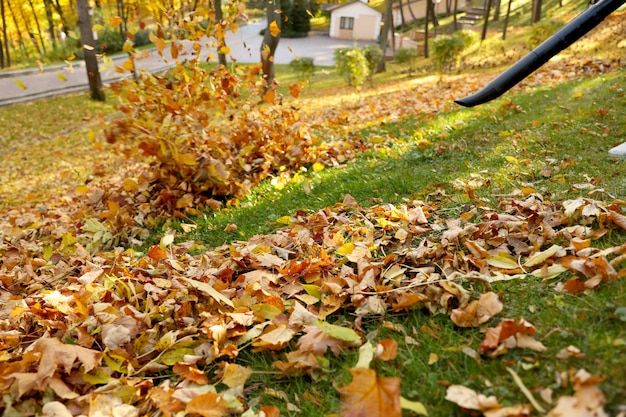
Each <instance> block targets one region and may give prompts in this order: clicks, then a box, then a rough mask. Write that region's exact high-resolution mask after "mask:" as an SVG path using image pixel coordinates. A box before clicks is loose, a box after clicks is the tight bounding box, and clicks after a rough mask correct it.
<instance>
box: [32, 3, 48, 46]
mask: <svg viewBox="0 0 626 417" xmlns="http://www.w3.org/2000/svg"><path fill="white" fill-rule="evenodd" d="M28 4H29V5H30V10H31V11H32V13H33V19H35V25H36V26H37V35H38V37H39V42H40V43H41V49H42V51H43V54H44V55H45V54H46V43H45V42H44V40H43V31H42V30H41V25H40V24H39V15H38V14H37V11H36V10H35V5H34V4H33V0H28Z"/></svg>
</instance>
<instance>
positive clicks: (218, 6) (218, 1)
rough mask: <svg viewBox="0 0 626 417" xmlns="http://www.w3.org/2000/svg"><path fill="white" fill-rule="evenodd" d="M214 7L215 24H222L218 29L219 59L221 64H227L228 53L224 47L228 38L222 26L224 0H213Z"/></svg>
mask: <svg viewBox="0 0 626 417" xmlns="http://www.w3.org/2000/svg"><path fill="white" fill-rule="evenodd" d="M213 7H214V8H215V20H216V22H215V24H216V25H220V29H219V30H218V31H217V33H218V35H217V36H218V37H217V61H218V62H219V63H220V65H224V66H226V54H225V53H224V52H223V49H222V48H224V47H225V46H226V39H225V33H224V27H223V26H222V20H224V14H223V12H222V0H213Z"/></svg>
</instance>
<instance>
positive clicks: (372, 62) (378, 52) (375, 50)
mask: <svg viewBox="0 0 626 417" xmlns="http://www.w3.org/2000/svg"><path fill="white" fill-rule="evenodd" d="M361 53H362V54H363V56H364V57H365V59H366V60H367V69H368V70H369V75H368V77H367V78H368V80H370V81H372V77H373V76H374V73H375V72H376V68H377V67H378V63H379V62H380V60H381V59H382V58H383V50H382V49H380V48H379V47H378V46H376V45H367V46H364V47H363V48H361Z"/></svg>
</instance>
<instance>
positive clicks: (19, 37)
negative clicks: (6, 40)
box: [7, 0, 30, 58]
mask: <svg viewBox="0 0 626 417" xmlns="http://www.w3.org/2000/svg"><path fill="white" fill-rule="evenodd" d="M7 5H8V6H9V11H10V12H11V17H12V18H13V24H14V25H15V32H16V33H17V43H18V44H19V45H20V49H21V50H22V52H23V53H24V56H26V58H30V54H29V53H28V49H27V48H26V45H24V37H23V36H22V30H21V29H20V24H19V23H18V22H17V17H16V15H15V11H14V10H13V5H12V4H11V0H7Z"/></svg>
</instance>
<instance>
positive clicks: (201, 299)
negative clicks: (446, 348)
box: [0, 58, 626, 417]
mask: <svg viewBox="0 0 626 417" xmlns="http://www.w3.org/2000/svg"><path fill="white" fill-rule="evenodd" d="M620 66H623V61H622V60H620V59H615V58H609V59H603V60H591V59H585V60H576V59H573V58H572V59H569V60H567V61H557V62H554V63H551V64H550V65H548V66H547V67H546V68H544V69H542V70H541V71H540V72H539V73H538V74H537V75H535V76H534V77H533V78H531V79H530V80H529V81H528V82H527V83H526V85H527V86H533V85H534V86H537V85H540V86H545V85H549V84H550V83H552V82H560V81H563V80H566V79H572V78H576V77H582V76H594V75H595V76H597V75H599V74H602V73H604V72H607V71H613V70H616V69H618V68H619V67H620ZM490 78H491V75H490V74H477V75H474V76H471V77H467V76H447V77H444V78H443V79H439V77H430V78H429V77H426V78H420V79H417V80H412V81H407V82H406V83H403V84H400V85H388V86H383V87H379V88H376V89H370V90H367V91H365V92H363V93H362V94H354V95H350V96H337V97H335V98H333V97H327V98H326V99H325V100H323V101H322V100H320V99H319V98H317V99H306V98H304V99H302V100H300V101H299V102H297V103H295V105H297V106H301V109H302V110H301V111H302V117H303V122H304V123H306V124H307V125H309V126H310V127H311V128H313V129H316V130H317V131H318V132H320V136H324V137H327V138H329V139H334V140H342V139H343V138H351V139H350V140H346V141H344V143H348V144H349V143H354V144H358V146H356V145H355V146H352V147H351V146H346V147H345V148H341V149H343V152H341V153H337V152H327V153H323V154H322V155H326V157H327V159H323V158H322V159H321V160H320V162H319V163H320V164H323V165H324V164H325V165H326V166H336V167H338V168H340V167H341V166H342V165H343V164H345V163H348V162H350V161H351V160H353V159H354V158H355V157H357V156H358V154H359V153H360V152H363V151H364V150H366V149H368V148H375V147H376V148H380V149H385V147H389V146H390V145H393V143H394V138H391V137H379V136H377V135H376V134H374V133H369V134H368V136H363V135H361V133H360V132H361V131H362V130H364V129H368V128H371V127H372V126H381V125H387V124H392V123H394V122H396V121H398V120H400V119H403V118H405V117H407V116H408V115H415V114H417V115H422V116H423V117H425V118H426V119H428V118H431V117H436V116H432V115H433V113H435V112H438V113H445V112H446V111H448V110H450V109H451V104H450V102H451V100H452V99H453V98H458V97H461V96H464V95H466V94H469V93H470V92H472V91H475V90H476V89H477V88H479V87H480V86H481V85H483V84H484V83H485V82H486V81H487V80H489V79H490ZM518 91H519V90H518ZM621 94H622V96H623V90H622V93H621ZM511 105H513V104H511ZM369 131H370V130H368V132H369ZM83 142H84V141H83ZM89 146H92V145H89ZM425 146H429V145H428V144H425ZM77 147H78V146H77ZM15 149H17V150H16V152H17V153H16V154H14V155H19V147H17V145H16V148H15ZM84 149H88V148H87V147H86V148H84ZM99 152H101V154H100V153H99V154H98V157H97V158H96V156H94V155H93V153H92V154H91V158H92V159H90V160H88V163H94V162H95V161H96V160H97V161H98V162H99V163H100V164H102V166H103V167H102V168H99V169H98V170H97V172H98V173H99V175H86V176H85V175H84V174H81V175H77V176H76V177H74V178H72V177H71V175H65V176H61V177H56V178H55V179H54V180H53V181H51V183H53V184H54V187H55V188H54V192H53V193H48V192H46V191H45V189H44V190H42V189H40V188H38V187H36V186H35V185H33V184H35V182H30V185H29V187H31V188H30V189H29V192H28V193H26V194H27V195H25V196H23V197H24V198H23V199H22V196H20V195H19V193H16V192H15V188H16V185H17V184H20V183H19V182H15V183H11V182H10V181H9V182H7V181H4V184H8V186H7V187H6V188H5V190H6V191H5V192H6V193H11V194H10V195H11V197H10V201H11V202H12V203H13V204H10V205H8V206H7V207H5V208H3V210H2V213H1V214H2V216H1V220H0V233H1V235H2V241H1V242H0V254H1V259H2V263H1V264H0V302H1V304H0V305H1V307H0V393H1V400H0V401H1V402H0V405H1V406H2V408H4V414H3V415H5V416H17V415H35V414H42V415H45V416H69V415H99V416H105V415H116V416H139V415H158V414H159V413H161V414H163V415H178V414H179V413H187V414H190V415H202V416H220V415H228V414H242V415H245V416H260V415H266V416H273V415H278V408H276V406H275V405H272V404H269V403H263V402H259V401H258V399H256V398H251V397H250V396H249V395H248V394H249V388H248V386H247V385H246V384H247V382H248V381H249V379H250V377H251V375H253V374H254V373H255V372H260V371H259V370H258V369H254V367H252V366H248V365H247V364H246V363H242V362H241V361H239V358H240V357H242V356H245V355H247V354H248V353H249V352H255V353H258V354H262V353H267V352H269V353H270V355H271V358H272V369H273V371H272V372H275V373H276V375H280V376H281V377H284V376H289V377H294V378H308V379H310V380H316V379H318V378H320V377H321V376H322V375H332V374H333V373H334V372H336V370H334V369H333V368H332V364H333V363H334V362H333V360H334V358H335V357H336V356H342V355H345V354H346V353H348V352H357V353H356V355H357V357H358V360H357V362H356V365H354V366H353V367H351V369H350V373H351V375H352V377H353V379H352V382H350V383H347V384H343V385H342V386H340V387H336V388H338V392H339V395H340V398H341V399H342V404H341V406H340V408H338V409H337V410H334V411H335V412H341V413H342V414H343V415H345V416H357V415H371V416H378V415H380V416H383V415H385V416H387V415H389V416H399V415H401V412H402V411H401V410H402V409H405V410H412V411H411V412H414V413H418V414H424V413H425V412H427V411H428V410H427V409H426V408H425V407H424V404H423V403H425V402H426V401H425V400H426V399H425V398H406V396H401V395H400V387H401V384H402V380H401V378H400V377H390V376H386V375H383V374H382V373H381V369H382V368H383V366H382V365H381V364H385V363H392V362H393V360H394V359H395V358H396V357H397V355H398V353H397V343H396V342H395V341H394V340H393V339H390V338H388V337H381V336H380V335H379V334H378V333H376V332H372V331H371V328H370V326H369V323H370V322H371V321H372V320H378V319H380V320H381V321H384V322H383V323H382V327H384V328H386V329H388V330H392V331H394V332H396V333H399V334H401V335H402V337H403V338H404V341H405V343H407V344H413V343H414V344H415V346H416V348H417V342H416V341H415V339H414V337H415V333H413V332H411V331H410V330H409V329H406V328H404V327H403V326H402V320H392V319H389V320H388V319H387V317H388V315H397V316H400V317H401V316H402V315H403V314H406V313H407V312H409V311H415V310H423V311H426V312H428V313H429V314H431V315H437V314H442V315H445V316H448V317H449V319H450V320H451V322H452V323H454V325H455V326H456V328H457V329H458V331H459V332H463V331H464V330H465V329H471V328H476V327H480V328H481V329H483V330H484V334H482V335H481V340H479V341H477V343H475V344H472V345H471V346H466V347H464V348H463V353H464V354H465V355H466V356H467V358H468V360H470V359H471V360H473V361H480V360H495V359H496V358H504V359H503V360H505V361H507V359H506V358H507V356H506V354H507V352H512V351H518V350H519V351H523V352H527V353H526V357H529V356H531V355H534V354H542V353H544V352H546V349H547V348H546V346H545V344H544V343H543V342H544V340H543V339H539V338H537V336H536V335H537V329H536V326H537V325H538V324H539V323H531V322H529V321H527V320H525V319H524V318H523V316H521V315H519V316H515V317H508V316H507V317H505V316H503V315H502V314H501V313H502V311H503V308H504V307H505V306H504V302H503V300H505V299H506V298H507V294H506V290H504V291H498V290H495V289H494V288H496V287H497V286H499V285H501V284H502V283H506V282H509V281H511V282H513V281H520V280H545V281H546V283H547V284H546V285H548V283H551V280H553V279H554V278H555V277H557V276H561V277H563V276H566V277H567V278H566V279H562V280H560V281H559V284H557V285H553V288H552V289H551V290H552V291H559V292H561V293H562V294H564V295H566V296H570V295H571V294H580V293H586V292H590V291H593V290H594V289H596V288H598V287H600V286H602V285H607V284H610V283H614V282H615V281H617V280H620V279H623V278H624V277H625V275H626V269H625V268H624V265H626V260H625V253H626V244H624V243H623V238H621V239H620V237H623V236H624V234H623V233H624V231H626V216H625V215H624V213H625V211H626V202H625V201H624V199H623V195H618V196H617V197H615V196H611V195H606V194H602V193H601V192H598V193H596V194H597V195H596V194H592V195H591V196H588V197H585V198H583V197H579V198H572V199H567V200H562V201H549V200H548V199H545V198H543V197H542V196H541V194H540V193H539V192H537V190H535V189H533V188H532V187H522V188H520V189H516V190H515V191H514V192H513V190H511V192H508V193H506V195H505V196H504V197H503V198H500V199H499V202H498V203H495V204H493V205H488V204H486V203H485V202H483V201H482V200H480V199H478V198H476V196H475V195H474V191H473V188H472V186H470V185H468V186H467V187H466V188H465V189H464V192H465V193H466V194H467V196H468V201H467V203H466V204H465V205H464V206H463V210H461V212H460V213H459V214H458V215H455V216H451V215H450V213H449V209H448V207H447V206H446V204H445V203H444V202H443V201H444V197H445V192H444V191H442V190H439V189H437V190H433V192H432V193H431V194H430V195H429V198H428V199H424V201H422V200H417V199H408V200H407V201H405V202H404V203H401V204H386V203H384V202H381V203H380V204H377V205H374V206H372V207H361V206H360V205H359V204H358V203H357V202H356V201H355V199H353V198H352V197H350V195H346V196H345V198H344V199H343V201H342V202H341V203H337V204H336V205H333V206H329V207H326V208H323V209H321V210H319V211H314V212H308V211H299V212H295V213H289V214H286V215H285V217H283V218H281V219H280V223H282V224H284V225H285V227H283V228H281V229H279V230H277V231H275V232H274V233H270V234H267V235H260V236H255V237H253V238H250V239H248V240H245V241H241V242H234V243H231V244H228V245H225V246H221V247H217V248H210V249H207V248H204V247H203V246H202V245H201V242H192V241H190V242H184V241H181V239H177V240H176V242H178V243H175V238H179V236H175V233H174V232H170V233H167V234H165V235H164V236H163V237H162V238H161V239H160V242H159V243H158V244H155V245H152V246H150V247H149V248H146V250H145V251H139V250H136V249H132V248H131V247H130V245H129V243H134V242H137V243H138V242H139V239H142V238H145V237H146V236H147V232H148V231H149V230H148V229H149V228H150V227H153V226H155V225H157V224H158V221H160V220H163V219H165V218H166V217H167V215H168V213H165V212H163V211H162V208H158V207H154V206H152V205H150V204H148V202H149V201H151V200H150V197H149V196H147V197H146V198H142V197H141V196H142V195H144V196H145V195H146V194H149V191H150V190H149V189H148V188H146V189H142V188H141V187H142V182H141V178H138V177H137V176H136V175H137V174H136V173H138V172H140V171H139V168H140V167H138V166H131V167H123V168H118V167H122V165H113V164H110V165H107V163H106V162H107V161H108V160H109V159H108V158H109V156H108V155H110V154H109V153H108V151H107V150H105V149H100V150H99ZM103 155H104V156H103ZM110 158H111V159H110V160H111V161H113V160H115V161H118V162H116V164H118V163H119V161H120V160H119V159H115V157H113V156H111V157H110ZM509 158H511V160H512V162H515V163H520V161H518V160H517V159H516V158H515V157H512V156H511V157H509ZM16 163H17V161H16ZM66 163H67V164H68V167H67V170H68V172H71V171H72V168H71V167H72V164H83V163H84V162H80V163H79V162H77V161H74V160H73V159H72V155H69V154H67V161H66ZM6 165H9V164H4V166H5V167H6ZM81 166H84V165H81ZM112 167H115V168H116V169H123V171H119V172H118V173H117V175H114V174H111V171H112ZM312 168H313V169H315V168H316V167H315V166H314V167H312ZM319 169H321V168H319ZM54 171H56V170H54ZM81 172H83V171H81ZM84 172H88V170H87V169H85V171H84ZM290 175H293V173H291V174H290ZM546 175H547V174H546ZM15 177H16V178H17V177H19V175H18V176H15ZM36 177H37V175H34V176H33V178H36ZM11 178H13V177H11ZM278 178H280V177H278ZM77 180H78V181H77ZM16 181H17V180H16ZM596 182H597V180H596ZM77 184H79V185H77ZM41 186H42V187H44V188H47V187H48V184H47V183H45V182H42V183H41ZM137 190H139V191H141V192H139V193H136V191H137ZM7 195H9V194H7ZM111 196H113V198H111ZM29 199H32V200H34V202H31V203H28V201H27V200H29ZM20 200H21V202H23V203H25V204H17V202H18V201H20ZM170 214H171V213H170ZM193 226H194V225H193V224H187V223H184V224H183V225H182V228H183V230H184V229H185V227H187V228H192V227H193ZM232 227H233V228H235V227H236V226H234V225H233V226H232ZM614 235H617V236H618V238H617V239H609V240H607V236H614ZM182 240H184V239H182ZM122 242H123V243H124V244H125V247H121V246H120V245H119V244H120V243H122ZM607 242H609V243H607ZM616 242H617V243H616ZM620 242H621V243H620ZM110 247H117V248H116V249H107V248H110ZM529 308H530V306H529ZM534 308H536V307H534ZM622 314H623V313H622ZM617 319H618V318H616V320H617ZM616 346H617V345H616ZM431 355H433V356H431V357H429V359H428V361H429V363H431V362H432V364H436V363H437V362H438V361H439V358H438V356H437V355H436V354H434V353H432V354H431ZM580 355H584V352H581V351H580V349H579V348H578V347H577V346H574V345H568V346H565V345H564V346H562V347H561V349H560V350H559V351H558V353H557V358H559V359H560V360H567V359H568V358H576V357H579V356H580ZM509 362H510V361H509ZM507 363H508V362H507ZM527 363H531V362H527ZM508 369H509V371H508V372H510V374H511V378H512V379H513V380H514V381H515V384H516V385H517V386H518V387H519V388H520V391H521V392H522V393H523V395H522V396H520V401H519V402H518V403H515V404H508V403H507V404H500V403H499V402H498V400H497V399H496V398H495V397H489V396H487V395H483V394H482V393H480V392H476V391H475V390H472V389H470V388H467V387H466V386H464V385H462V384H460V383H454V381H452V382H451V381H441V383H442V384H444V385H445V386H446V387H447V393H446V399H447V400H449V401H451V402H454V403H456V404H458V405H459V406H460V407H461V408H462V409H465V410H474V412H480V413H483V414H484V415H487V416H525V415H544V414H547V415H548V416H551V417H556V416H570V415H583V416H586V415H589V416H591V415H596V416H602V415H606V414H605V412H604V411H603V408H604V406H605V403H606V398H605V396H604V394H603V393H602V391H601V390H600V389H599V388H598V384H599V383H600V382H601V381H602V378H601V377H600V376H593V375H592V373H593V372H594V370H593V369H588V370H583V369H571V371H569V372H567V371H563V372H561V373H559V374H558V375H557V376H556V377H555V378H557V379H558V380H559V383H560V384H561V385H562V387H569V388H571V389H570V392H571V394H570V395H562V396H559V398H551V397H552V391H551V388H548V387H539V386H534V384H533V386H531V387H526V386H525V384H524V382H523V381H522V380H521V379H520V377H519V375H518V373H517V372H516V371H515V370H514V369H513V364H511V366H510V367H508ZM622 382H623V381H622ZM617 383H619V381H617ZM271 388H272V387H266V393H267V392H270V393H271ZM271 395H272V396H274V397H275V398H279V399H280V398H282V397H281V395H284V394H281V392H279V391H274V392H273V393H272V394H271ZM317 400H318V399H317V398H315V393H314V392H313V391H312V392H310V393H309V394H308V396H307V397H306V398H300V399H298V401H300V402H306V401H309V402H312V403H315V401H317ZM613 401H620V400H619V399H613ZM284 402H285V403H286V405H285V407H286V409H287V412H288V413H292V414H294V415H297V414H299V411H298V410H299V408H298V403H297V402H296V401H295V400H293V399H289V400H286V399H285V401H284ZM614 407H615V408H614V409H618V407H617V405H616V404H614ZM405 412H409V411H405Z"/></svg>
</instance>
